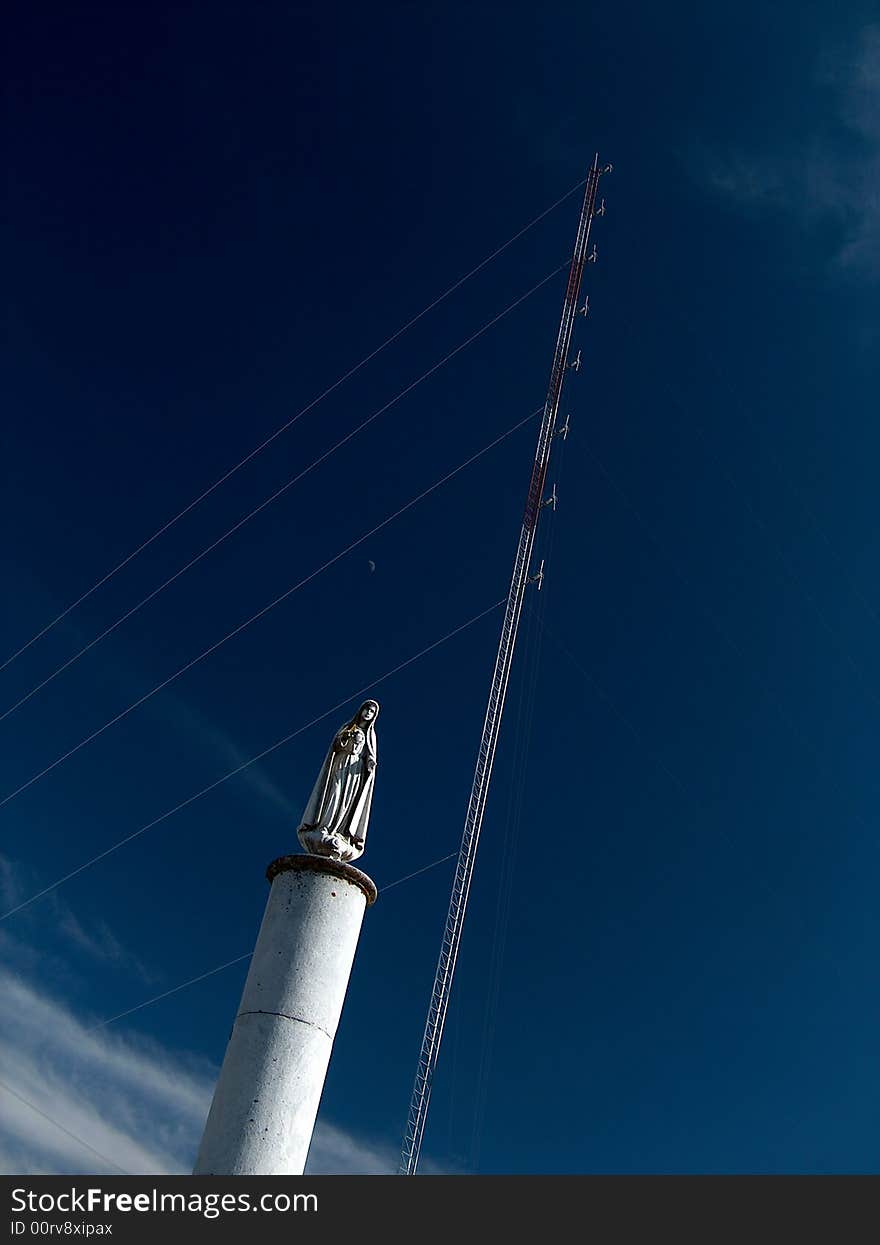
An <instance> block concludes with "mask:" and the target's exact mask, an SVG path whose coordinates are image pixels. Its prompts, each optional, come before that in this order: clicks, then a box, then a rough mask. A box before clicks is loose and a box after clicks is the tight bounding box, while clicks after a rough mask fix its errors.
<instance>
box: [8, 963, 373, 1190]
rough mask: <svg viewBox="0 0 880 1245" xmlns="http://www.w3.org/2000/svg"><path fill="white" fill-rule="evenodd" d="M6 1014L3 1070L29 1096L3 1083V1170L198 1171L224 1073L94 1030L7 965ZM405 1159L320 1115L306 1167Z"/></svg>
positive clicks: (337, 1170)
mask: <svg viewBox="0 0 880 1245" xmlns="http://www.w3.org/2000/svg"><path fill="white" fill-rule="evenodd" d="M0 1017H2V1020H0V1069H2V1072H0V1076H2V1080H3V1081H4V1082H6V1084H7V1085H9V1086H10V1087H11V1088H12V1089H13V1090H14V1091H15V1092H16V1093H17V1094H19V1095H20V1096H21V1098H18V1097H16V1096H15V1095H14V1094H10V1093H8V1092H6V1091H5V1090H4V1089H3V1088H2V1087H0V1098H2V1110H0V1171H2V1172H5V1173H9V1174H28V1175H35V1174H49V1175H51V1174H56V1175H59V1174H76V1173H90V1174H100V1173H113V1172H117V1171H118V1169H119V1168H122V1169H123V1170H124V1171H126V1172H129V1173H131V1174H134V1175H142V1174H143V1175H146V1174H149V1175H163V1174H186V1173H187V1172H189V1171H191V1170H192V1164H193V1162H194V1159H195V1154H196V1151H197V1149H198V1143H199V1139H200V1137H201V1132H202V1128H203V1126H204V1122H205V1118H206V1116H207V1113H208V1107H209V1105H210V1101H211V1094H212V1093H213V1088H214V1084H215V1081H216V1076H217V1069H216V1068H215V1067H214V1066H213V1065H211V1064H210V1063H209V1062H208V1061H206V1060H202V1059H199V1058H197V1057H194V1056H191V1055H183V1054H180V1053H174V1052H170V1051H168V1050H166V1049H165V1048H163V1047H162V1046H161V1045H160V1044H158V1043H157V1042H155V1041H151V1040H148V1039H146V1038H142V1037H136V1036H132V1035H131V1034H129V1033H126V1034H125V1035H122V1034H119V1033H114V1032H113V1031H112V1030H107V1029H103V1028H98V1029H95V1028H93V1027H91V1026H93V1025H94V1022H95V1018H93V1017H87V1016H78V1015H76V1014H75V1013H74V1011H73V1009H72V1008H71V1007H70V1006H69V1005H68V1004H66V1003H64V1002H62V1001H60V1000H59V999H57V998H53V997H51V996H49V995H47V994H46V993H44V992H43V991H41V990H39V989H37V988H36V987H35V986H34V985H33V984H32V983H31V982H29V981H27V980H25V979H24V978H23V977H21V976H19V975H18V974H15V973H12V972H9V971H7V970H5V969H0ZM21 1099H25V1100H26V1101H25V1102H22V1101H21ZM27 1103H30V1104H32V1105H31V1106H28V1105H26V1104H27ZM34 1108H35V1109H34ZM99 1156H103V1157H99ZM396 1158H397V1156H396V1151H395V1150H394V1149H393V1147H391V1146H389V1145H387V1144H382V1143H374V1142H372V1141H368V1140H364V1139H361V1138H358V1137H355V1136H353V1135H352V1134H350V1133H348V1132H347V1131H345V1130H343V1129H341V1128H338V1127H336V1126H335V1125H333V1124H331V1123H328V1122H324V1121H319V1122H318V1125H317V1128H316V1130H315V1136H314V1139H313V1142H312V1149H311V1153H310V1155H309V1163H308V1167H307V1171H308V1172H309V1173H311V1174H312V1175H318V1174H339V1175H355V1174H363V1175H380V1174H386V1173H391V1172H393V1171H394V1170H395V1167H396Z"/></svg>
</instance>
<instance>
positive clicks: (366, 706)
mask: <svg viewBox="0 0 880 1245" xmlns="http://www.w3.org/2000/svg"><path fill="white" fill-rule="evenodd" d="M378 716H379V702H378V700H365V701H364V703H363V704H362V705H361V707H360V709H358V711H357V716H356V718H355V721H357V722H362V723H364V725H369V724H370V723H371V722H375V721H376V718H377V717H378Z"/></svg>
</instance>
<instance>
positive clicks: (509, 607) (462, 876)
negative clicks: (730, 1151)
mask: <svg viewBox="0 0 880 1245" xmlns="http://www.w3.org/2000/svg"><path fill="white" fill-rule="evenodd" d="M610 171H611V165H610V164H608V165H605V166H604V168H600V166H599V156H598V154H597V155H596V157H595V158H594V160H593V163H592V166H591V167H590V171H589V174H588V175H587V183H586V190H585V192H584V200H583V204H582V205H581V214H580V219H579V220H578V228H577V235H576V238H575V244H574V253H573V255H572V260H571V268H570V270H569V274H568V285H567V287H566V291H565V301H564V302H563V305H562V317H561V319H560V322H559V333H558V335H557V338H556V349H555V352H554V355H553V366H552V368H551V370H550V385H549V388H548V390H547V400H546V402H545V404H544V412H543V415H542V418H541V427H540V431H539V433H538V444H537V448H536V450H535V461H534V464H533V466H532V475H531V479H530V481H529V491H528V496H527V498H526V507H525V514H524V515H523V521H522V528H521V529H520V534H519V543H518V545H517V548H516V557H515V558H514V562H513V575H512V577H511V581H510V590H509V592H508V594H507V604H506V607H505V611H504V622H503V624H502V627H501V638H500V640H499V643H498V653H497V655H496V658H495V668H494V670H493V671H492V684H491V687H490V690H489V704H488V706H487V708H486V717H485V720H484V722H483V731H482V735H481V736H480V749H479V752H478V754H477V762H476V767H475V769H474V780H473V784H472V786H471V793H470V798H469V800H468V807H467V814H466V816H465V821H464V832H463V834H462V838H461V847H460V848H459V853H458V862H457V864H456V868H455V879H454V881H453V883H452V895H451V897H450V900H449V911H448V912H447V914H446V924H445V926H444V928H443V939H442V942H441V944H440V956H439V959H438V961H437V970H436V972H435V974H434V987H433V990H432V991H431V1002H430V1004H429V1006H428V1017H427V1020H426V1022H425V1032H424V1035H423V1037H422V1047H421V1051H420V1053H419V1062H418V1067H417V1069H416V1077H415V1083H414V1085H413V1093H412V1100H411V1102H410V1108H409V1115H408V1117H407V1124H406V1134H405V1136H404V1140H403V1147H402V1150H401V1156H400V1167H399V1169H398V1172H399V1174H400V1175H403V1176H413V1175H415V1173H416V1169H417V1168H418V1163H419V1154H420V1152H421V1148H422V1139H423V1137H424V1135H425V1124H426V1122H427V1117H428V1106H429V1103H430V1101H431V1088H432V1082H433V1079H434V1069H435V1068H436V1066H437V1056H438V1054H439V1050H440V1041H441V1039H442V1037H443V1026H444V1024H445V1022H446V1012H447V1008H448V1006H449V996H450V993H451V990H452V979H453V976H454V973H455V965H456V961H457V960H458V952H459V947H460V945H461V931H462V926H463V924H464V917H465V912H466V909H467V902H468V895H469V893H470V887H471V878H472V877H473V872H474V862H475V860H476V856H477V846H478V843H479V839H480V830H481V828H482V824H483V814H484V812H485V809H486V797H487V796H488V793H489V783H490V780H491V778H492V766H493V764H494V761H495V751H496V748H497V746H498V734H499V731H500V729H501V718H502V715H503V713H504V701H505V697H506V695H507V685H508V682H509V680H510V670H511V665H512V663H513V652H514V648H515V646H516V637H517V632H518V630H519V623H520V618H521V616H522V608H523V599H524V597H525V591H526V587H527V585H528V584H529V583H532V582H536V583H537V587H538V588H540V587H541V582H542V580H543V575H544V567H543V563H542V564H541V566H540V568H539V569H538V571H537V573H536V574H530V568H531V564H532V554H533V551H534V547H535V535H536V533H537V529H538V520H539V519H540V516H541V511H542V509H543V508H544V506H545V504H550V503H551V502H552V504H553V505H554V509H555V501H556V494H555V489H554V492H553V495H552V496H551V497H550V498H548V499H545V498H544V489H545V486H546V482H547V468H548V466H549V463H550V454H551V450H552V448H553V441H554V438H555V436H556V434H557V429H556V417H557V414H558V412H559V402H560V398H561V397H562V387H563V382H564V380H565V374H566V372H567V371H568V370H569V368H574V369H575V370H578V369H579V368H580V359H581V356H580V351H578V354H577V357H576V359H575V360H574V361H573V362H572V363H569V352H570V349H571V338H572V331H573V329H574V322H575V317H576V316H577V315H578V313H579V312H581V313H583V314H586V312H587V310H588V303H587V302H585V303H584V306H583V307H580V308H579V307H578V300H579V298H580V288H581V279H582V277H583V272H584V266H585V264H587V263H589V262H590V261H594V260H595V258H596V247H595V245H594V246H593V250H592V252H590V253H589V254H588V253H587V247H588V245H589V241H590V228H591V225H592V223H593V219H594V217H596V216H601V215H604V212H605V201H604V199H603V200H601V201H600V205H599V207H597V206H596V200H597V198H598V189H599V180H600V178H601V177H602V175H603V174H604V173H609V172H610ZM559 431H560V432H562V433H565V432H567V431H568V427H567V425H566V427H565V428H564V429H560V430H559Z"/></svg>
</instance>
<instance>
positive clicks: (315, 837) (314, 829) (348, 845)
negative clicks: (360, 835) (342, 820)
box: [296, 826, 364, 864]
mask: <svg viewBox="0 0 880 1245" xmlns="http://www.w3.org/2000/svg"><path fill="white" fill-rule="evenodd" d="M296 837H297V838H298V839H299V841H300V843H301V844H302V846H303V847H304V848H305V850H306V851H307V852H308V853H309V855H310V856H324V857H326V858H327V859H328V860H338V861H339V862H340V863H341V864H350V863H351V861H352V860H357V859H358V857H360V856H363V854H364V849H363V847H358V846H357V845H356V844H355V843H353V842H352V840H351V839H349V838H346V837H345V836H344V835H341V834H336V833H334V832H333V831H330V830H325V829H323V827H321V826H300V828H299V830H297V832H296Z"/></svg>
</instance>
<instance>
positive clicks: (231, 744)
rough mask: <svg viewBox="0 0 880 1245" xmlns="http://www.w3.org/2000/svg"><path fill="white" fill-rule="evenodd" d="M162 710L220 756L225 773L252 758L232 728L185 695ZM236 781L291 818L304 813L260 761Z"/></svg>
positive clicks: (176, 726)
mask: <svg viewBox="0 0 880 1245" xmlns="http://www.w3.org/2000/svg"><path fill="white" fill-rule="evenodd" d="M161 711H162V713H163V715H164V716H165V718H166V720H168V721H170V722H171V724H172V725H173V727H174V729H175V730H177V731H180V732H181V733H182V734H183V735H185V736H186V738H187V740H188V742H189V743H190V744H191V743H193V742H195V743H197V744H198V745H199V746H200V747H201V748H202V749H203V750H204V751H206V752H208V753H210V754H211V755H213V756H216V757H217V758H219V760H220V762H221V764H222V767H223V772H228V771H229V770H234V769H238V767H239V766H240V765H244V763H245V762H246V761H248V760H249V755H248V753H246V752H245V751H244V750H243V749H242V748H241V747H240V746H239V745H238V744H237V743H236V741H235V740H234V739H233V738H232V736H231V735H230V734H229V733H228V731H226V730H224V729H222V728H221V727H219V726H217V725H215V724H214V723H213V722H210V721H209V720H208V719H207V718H206V717H205V716H204V714H202V713H201V712H200V711H199V710H197V709H195V708H193V706H192V705H190V704H189V703H188V702H187V701H185V700H183V699H182V698H181V697H179V696H173V695H171V696H167V697H166V698H165V703H164V705H163V707H162V710H161ZM251 755H253V753H251ZM235 781H236V782H240V783H242V784H244V785H245V786H246V787H247V788H248V789H249V790H250V791H251V792H252V793H253V794H254V795H255V796H256V797H257V798H258V799H260V800H261V801H264V802H265V803H267V804H269V805H270V806H272V807H273V808H275V809H277V810H278V811H279V812H281V813H283V814H284V816H285V819H287V820H291V819H292V818H294V817H296V816H297V814H299V813H301V812H302V809H301V808H298V807H296V806H295V805H294V803H293V802H292V801H291V800H290V799H289V797H288V796H287V795H286V794H285V793H284V792H283V791H282V790H281V788H280V787H278V785H277V784H276V783H274V782H273V781H272V779H271V778H270V777H269V774H268V773H267V771H266V770H265V769H264V768H263V767H262V766H261V765H260V764H259V763H256V764H254V765H248V767H247V769H243V770H242V771H241V774H239V775H237V776H236V779H235Z"/></svg>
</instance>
